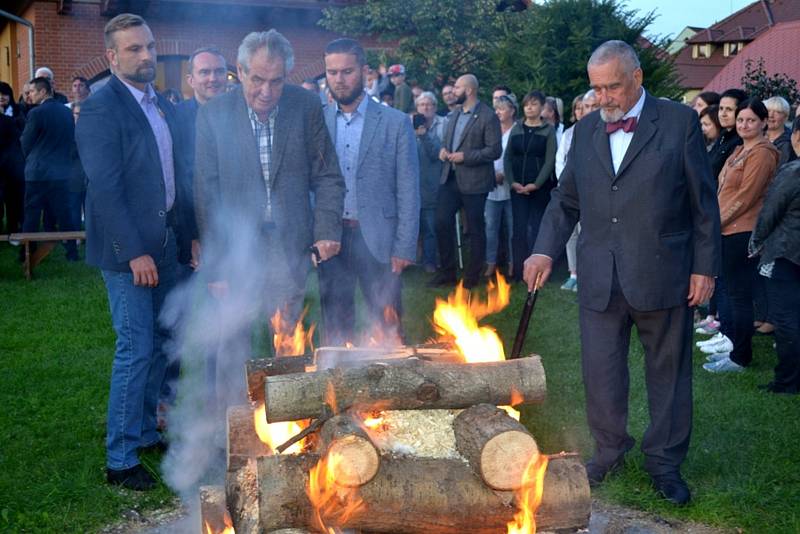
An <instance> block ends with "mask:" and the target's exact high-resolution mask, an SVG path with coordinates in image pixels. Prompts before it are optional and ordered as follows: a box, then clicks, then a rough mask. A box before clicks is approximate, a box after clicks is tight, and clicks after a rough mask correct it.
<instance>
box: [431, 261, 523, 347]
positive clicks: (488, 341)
mask: <svg viewBox="0 0 800 534" xmlns="http://www.w3.org/2000/svg"><path fill="white" fill-rule="evenodd" d="M510 296H511V286H509V285H508V283H507V282H506V280H505V278H503V276H502V275H501V274H500V273H497V285H495V284H494V283H492V282H491V281H489V285H488V288H487V295H486V302H485V303H484V302H481V301H480V300H478V299H473V298H471V293H470V292H468V291H467V290H465V289H464V286H463V285H461V284H459V285H458V287H456V290H455V293H453V294H451V295H449V296H448V297H447V300H442V299H438V298H437V299H436V309H435V310H434V312H433V325H434V328H435V329H436V331H437V332H438V333H439V336H440V337H439V339H440V341H452V342H453V343H454V344H455V346H456V348H457V349H458V352H459V353H460V354H461V355H462V356H463V357H464V361H465V362H467V363H475V362H497V361H502V360H505V359H506V358H505V352H504V350H503V343H502V342H501V341H500V338H499V337H498V336H497V332H496V331H495V330H494V328H492V327H489V326H478V320H479V319H482V318H483V317H486V316H487V315H489V314H492V313H497V312H499V311H500V310H502V309H503V308H505V307H506V306H507V305H508V302H509V298H510Z"/></svg>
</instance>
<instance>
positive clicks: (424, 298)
mask: <svg viewBox="0 0 800 534" xmlns="http://www.w3.org/2000/svg"><path fill="white" fill-rule="evenodd" d="M16 252H17V249H14V248H11V247H10V246H8V245H7V244H0V303H2V312H1V313H0V362H2V368H3V372H2V373H0V377H1V378H0V428H2V429H3V430H2V435H1V436H0V532H92V531H97V530H98V529H100V528H101V527H102V526H104V525H107V524H109V523H113V522H115V521H118V520H119V519H120V515H121V512H122V511H123V510H128V509H131V508H134V509H137V510H141V511H146V510H150V509H154V508H157V507H162V506H164V505H165V504H166V503H169V502H170V501H171V499H172V498H173V497H172V494H171V493H170V492H169V490H168V489H166V488H165V487H163V486H162V487H160V488H159V489H158V490H156V491H153V492H149V493H144V494H139V493H134V492H129V491H124V490H120V489H116V488H111V487H109V486H107V485H106V484H104V482H103V476H104V462H105V451H104V435H105V410H106V400H107V395H108V380H109V376H110V372H111V361H112V357H113V347H114V334H113V331H112V330H111V324H110V318H109V313H108V306H107V301H106V297H105V290H104V287H103V284H102V280H101V279H100V275H99V273H98V272H97V271H96V270H95V269H92V268H89V267H87V266H85V265H83V264H70V263H67V262H66V261H64V257H63V251H62V250H61V249H60V248H59V249H57V250H56V251H55V252H54V254H53V255H52V256H51V257H50V258H48V259H47V260H45V262H44V263H43V264H42V265H41V266H40V267H39V268H38V269H37V270H36V273H35V275H36V278H35V279H34V280H33V281H32V282H27V281H25V280H24V278H23V276H22V272H21V269H20V266H19V265H18V264H17V263H16V261H15V255H16ZM426 280H427V277H426V276H425V275H424V274H422V273H421V272H420V271H418V270H412V271H411V272H409V273H407V275H406V276H405V293H404V306H405V321H404V324H405V331H406V336H407V338H408V342H410V343H420V342H424V341H425V340H427V339H429V338H430V337H431V336H432V329H431V325H430V315H431V312H432V309H433V300H434V297H435V296H437V295H438V296H444V295H445V294H446V291H433V290H429V289H427V288H425V287H424V282H425V281H426ZM560 281H561V278H560V276H555V277H554V281H553V282H551V283H550V284H548V286H547V287H546V288H545V289H544V290H543V291H542V293H541V295H540V298H539V301H538V303H537V305H536V310H535V312H534V316H533V319H532V321H531V328H530V331H529V333H528V339H527V343H526V347H525V352H536V353H539V354H541V355H542V360H543V363H544V367H545V370H546V372H547V382H548V398H547V401H546V402H545V403H544V404H542V405H540V406H536V407H529V408H526V409H524V411H523V422H525V423H526V425H528V427H529V428H530V429H531V430H532V432H533V433H534V435H535V436H536V438H537V440H538V441H539V443H540V445H541V446H542V448H543V449H544V450H545V451H547V452H558V451H561V450H567V451H579V452H580V453H581V454H583V455H584V456H588V455H589V454H591V439H590V437H589V433H588V430H587V429H586V424H585V412H584V393H583V385H582V381H581V374H580V362H579V337H578V327H577V306H576V298H575V295H574V294H572V293H567V292H564V291H559V290H558V283H560ZM315 288H316V284H315V283H313V280H312V283H310V284H309V299H308V300H309V302H310V303H311V304H312V306H311V311H310V319H311V320H312V321H316V320H317V318H318V317H319V308H318V303H317V298H316V289H315ZM524 296H525V295H524V290H523V289H522V288H515V289H514V291H513V292H512V300H511V304H510V305H509V307H508V308H506V309H505V310H503V311H502V312H501V313H499V314H497V315H495V316H492V317H490V318H488V319H487V320H486V321H485V322H487V323H489V324H492V325H494V326H495V327H496V328H497V329H498V331H499V333H500V335H501V337H502V338H503V339H504V340H505V341H506V350H507V351H508V350H510V343H511V341H512V340H513V336H514V333H515V330H516V326H517V321H518V317H519V311H520V310H521V308H522V303H523V299H524ZM755 346H756V357H755V361H754V363H753V366H752V368H751V369H750V370H748V371H747V372H745V373H742V374H739V375H734V376H714V375H710V374H709V373H706V372H705V371H703V370H702V369H701V367H700V366H701V364H702V362H703V361H704V359H703V358H702V356H701V355H700V354H699V352H698V353H697V355H696V356H695V382H694V391H695V425H694V435H693V438H692V446H691V450H690V453H689V458H688V460H687V462H686V463H685V465H684V469H683V471H684V475H685V477H686V478H687V480H688V481H689V484H690V486H691V488H692V490H693V492H694V496H695V498H694V501H693V503H692V504H691V505H690V506H688V507H685V508H679V509H677V508H674V507H671V506H669V505H667V504H665V503H664V502H663V501H662V500H660V499H658V498H657V497H656V496H655V494H654V493H653V491H652V489H651V488H650V486H649V480H648V478H647V475H646V473H645V472H644V471H643V469H642V463H643V458H642V456H641V453H640V452H638V449H637V450H635V451H634V452H633V453H632V454H631V455H630V456H629V460H628V463H627V465H626V468H625V469H624V471H623V472H622V473H621V474H620V475H618V476H616V477H614V478H612V479H611V480H610V481H609V482H608V483H607V484H606V485H605V486H604V487H603V488H602V489H601V490H599V491H598V492H597V493H596V495H597V496H599V497H600V498H601V499H603V500H606V501H608V502H612V503H618V504H622V505H627V506H631V507H634V508H637V509H641V510H645V511H648V512H653V513H656V514H659V515H662V516H665V517H670V518H676V519H681V520H693V521H698V522H702V523H707V524H710V525H715V526H719V527H723V528H729V529H741V530H743V531H745V532H757V533H762V532H776V533H784V532H785V533H795V532H800V506H799V505H798V503H800V448H799V447H798V444H799V443H800V424H798V421H797V415H798V413H800V398H798V397H785V396H778V395H771V394H767V393H763V392H761V391H759V390H757V388H756V385H757V384H762V383H766V382H768V381H769V380H770V379H771V377H772V367H773V366H774V365H775V356H774V351H773V350H772V340H771V338H757V339H756V340H755ZM642 357H643V356H642V350H641V347H640V346H639V345H638V343H637V342H635V341H634V343H632V350H631V358H630V360H631V399H630V429H631V433H632V435H633V436H634V437H636V438H637V440H640V438H641V435H642V433H643V431H644V428H645V426H646V424H647V421H648V417H647V405H646V397H645V390H644V385H643V364H642ZM146 464H147V465H148V466H150V467H151V468H152V469H153V470H156V469H157V467H158V466H157V458H156V457H148V458H147V459H146Z"/></svg>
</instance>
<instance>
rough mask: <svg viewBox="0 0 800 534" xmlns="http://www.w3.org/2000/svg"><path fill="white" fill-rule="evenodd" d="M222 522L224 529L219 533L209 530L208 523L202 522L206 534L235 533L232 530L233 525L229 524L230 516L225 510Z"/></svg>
mask: <svg viewBox="0 0 800 534" xmlns="http://www.w3.org/2000/svg"><path fill="white" fill-rule="evenodd" d="M222 520H223V521H224V522H225V528H224V529H222V530H220V531H219V532H214V529H212V528H211V525H210V524H209V522H208V521H203V524H204V526H205V527H206V534H236V531H235V530H234V529H233V523H232V522H231V517H230V515H228V511H227V510H225V515H223V516H222Z"/></svg>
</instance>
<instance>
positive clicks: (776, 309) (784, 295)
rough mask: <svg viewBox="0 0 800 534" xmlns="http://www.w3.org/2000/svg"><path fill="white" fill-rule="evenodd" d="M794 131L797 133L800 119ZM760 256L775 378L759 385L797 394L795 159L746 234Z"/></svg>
mask: <svg viewBox="0 0 800 534" xmlns="http://www.w3.org/2000/svg"><path fill="white" fill-rule="evenodd" d="M794 130H795V131H800V119H795V122H794ZM750 253H751V255H755V254H758V255H760V258H759V262H758V266H759V274H760V275H761V276H763V277H764V279H765V283H766V286H767V297H768V299H769V310H770V318H771V319H772V322H773V324H774V327H775V331H774V334H775V351H776V352H777V354H778V365H777V366H775V379H774V380H773V381H772V382H770V383H769V384H766V385H764V386H759V387H761V388H762V389H765V390H767V391H769V392H771V393H792V394H797V393H799V392H800V161H794V162H791V163H789V164H787V165H784V166H783V167H782V168H781V170H780V171H779V172H778V176H776V177H775V181H774V182H773V184H772V186H770V188H769V191H768V193H767V197H766V199H765V200H764V207H763V208H762V209H761V213H760V214H759V216H758V222H757V223H756V226H755V229H754V230H753V235H752V236H751V238H750Z"/></svg>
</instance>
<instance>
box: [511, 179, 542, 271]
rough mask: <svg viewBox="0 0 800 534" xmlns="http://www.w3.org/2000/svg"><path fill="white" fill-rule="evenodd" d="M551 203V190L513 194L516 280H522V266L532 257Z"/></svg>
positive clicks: (512, 238) (513, 239)
mask: <svg viewBox="0 0 800 534" xmlns="http://www.w3.org/2000/svg"><path fill="white" fill-rule="evenodd" d="M549 202H550V188H545V189H540V190H538V191H534V192H533V193H531V194H530V195H520V194H518V193H515V192H514V191H512V192H511V217H512V219H513V221H514V222H513V225H514V231H513V234H512V237H511V246H512V248H513V250H512V253H511V256H512V258H513V260H514V279H515V280H521V279H522V264H523V263H525V260H526V259H528V256H530V255H531V250H533V244H534V243H535V242H536V235H537V234H538V233H539V224H540V223H541V222H542V216H543V215H544V210H546V209H547V204H548V203H549Z"/></svg>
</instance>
